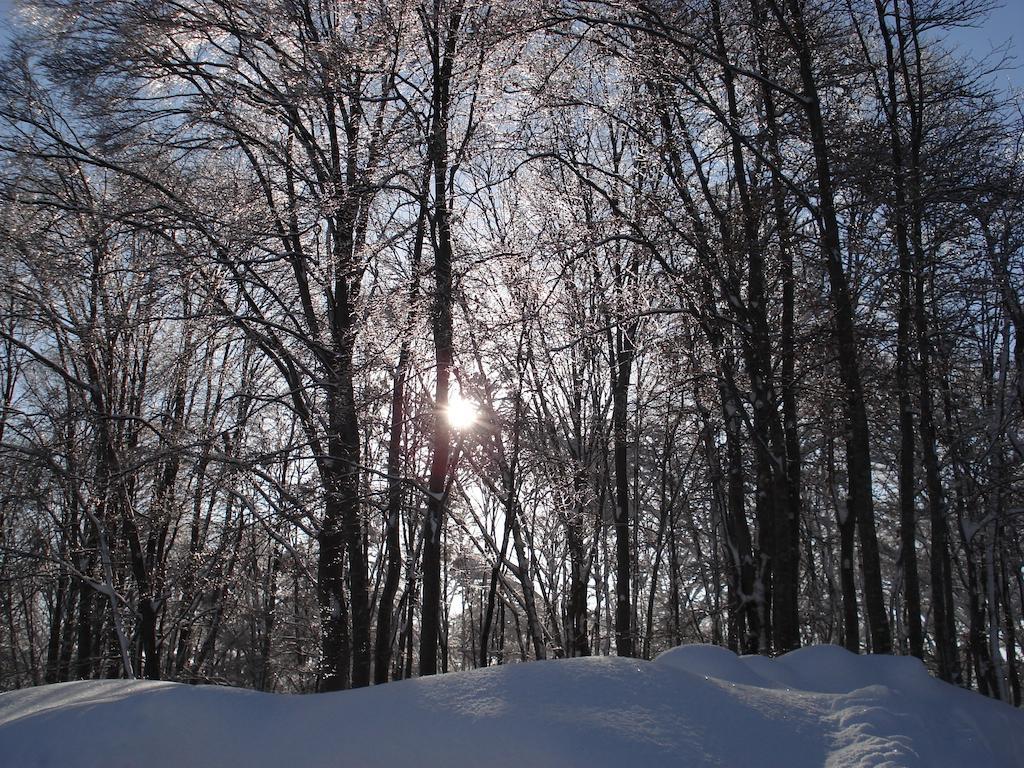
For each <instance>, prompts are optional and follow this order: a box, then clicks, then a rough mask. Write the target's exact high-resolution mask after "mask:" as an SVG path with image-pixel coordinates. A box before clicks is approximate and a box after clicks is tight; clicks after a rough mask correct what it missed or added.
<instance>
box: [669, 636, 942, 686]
mask: <svg viewBox="0 0 1024 768" xmlns="http://www.w3.org/2000/svg"><path fill="white" fill-rule="evenodd" d="M654 663H655V664H660V665H663V666H667V667H670V668H672V669H675V670H678V671H681V672H687V673H689V674H691V675H696V676H698V677H707V678H715V679H717V680H721V681H723V682H727V683H735V684H737V685H753V686H757V687H759V688H783V689H785V688H789V689H796V690H801V691H809V692H815V693H850V692H852V691H856V690H858V689H860V688H864V687H865V686H869V685H882V686H886V687H888V688H892V689H896V690H901V691H911V690H916V691H918V692H920V693H928V692H930V691H933V690H934V687H933V686H934V684H935V683H936V681H935V679H934V678H932V677H931V676H930V675H929V674H928V671H927V670H926V669H925V667H924V664H922V663H921V661H920V660H919V659H916V658H914V657H912V656H858V655H857V654H854V653H851V652H850V651H848V650H846V649H845V648H842V647H840V646H838V645H815V646H808V647H806V648H800V649H798V650H795V651H790V652H789V653H787V654H784V655H782V656H779V657H777V658H774V659H772V658H768V657H765V656H737V655H736V654H734V653H733V652H732V651H730V650H728V649H727V648H722V647H721V646H717V645H681V646H679V647H678V648H672V649H671V650H668V651H665V652H664V653H662V654H660V655H659V656H658V657H657V658H655V660H654Z"/></svg>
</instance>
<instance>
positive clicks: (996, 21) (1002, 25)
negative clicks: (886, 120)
mask: <svg viewBox="0 0 1024 768" xmlns="http://www.w3.org/2000/svg"><path fill="white" fill-rule="evenodd" d="M11 2H12V0H0V40H2V39H4V38H6V37H7V34H8V31H9V29H10V23H11V21H10V17H11ZM1000 2H1001V3H1002V5H1001V7H999V8H997V9H996V10H995V11H993V13H992V15H991V16H990V17H989V19H988V20H987V21H986V23H985V24H984V25H982V26H981V27H979V28H977V29H960V30H956V31H955V32H953V33H951V34H950V41H951V42H953V43H954V44H956V45H957V46H958V47H961V48H963V49H964V50H965V51H967V52H969V53H970V54H971V55H972V56H974V57H975V58H981V57H983V56H985V55H986V54H988V53H989V52H991V51H992V50H993V48H998V47H1000V46H1004V45H1007V44H1010V49H1009V53H1010V55H1011V56H1013V57H1014V58H1015V59H1016V61H1015V62H1014V63H1015V66H1016V69H1015V70H1014V71H1010V72H1007V73H1004V74H1003V75H1001V76H1000V77H999V80H1000V81H1001V82H1000V84H1001V85H1007V86H1011V87H1014V88H1018V89H1021V88H1024V0H1000Z"/></svg>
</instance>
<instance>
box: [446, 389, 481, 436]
mask: <svg viewBox="0 0 1024 768" xmlns="http://www.w3.org/2000/svg"><path fill="white" fill-rule="evenodd" d="M476 419H477V407H476V405H475V404H474V403H472V402H470V401H469V400H463V399H462V398H461V397H453V398H452V399H451V400H449V401H448V423H449V424H451V426H452V429H456V430H463V429H469V427H471V426H473V424H475V423H476Z"/></svg>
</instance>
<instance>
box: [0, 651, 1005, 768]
mask: <svg viewBox="0 0 1024 768" xmlns="http://www.w3.org/2000/svg"><path fill="white" fill-rule="evenodd" d="M485 764H486V765H489V766H554V765H557V766H595V767H598V768H600V766H616V768H623V767H624V766H731V767H736V768H741V767H743V766H780V767H782V766H785V768H803V767H804V766H816V767H820V766H828V768H867V767H868V766H872V767H874V768H881V767H882V766H892V767H893V768H895V767H896V766H899V767H901V768H903V767H909V766H929V767H941V766H972V767H973V766H978V767H983V766H999V768H1013V766H1022V767H1024V712H1021V711H1018V710H1015V709H1013V708H1011V707H1009V706H1007V705H1005V704H1001V703H999V702H996V701H992V700H989V699H986V698H984V697H982V696H980V695H978V694H976V693H971V692H969V691H964V690H961V689H958V688H954V687H953V686H950V685H947V684H945V683H942V682H939V681H937V680H935V679H933V678H931V677H930V676H929V675H928V673H927V672H926V671H925V669H924V666H923V665H922V664H921V663H920V662H919V661H917V660H916V659H912V658H906V657H888V656H855V655H853V654H851V653H849V652H847V651H845V650H843V649H841V648H838V647H835V646H817V647H810V648H805V649H801V650H798V651H794V652H792V653H789V654H786V655H785V656H782V657H779V658H776V659H767V658H763V657H736V656H734V655H733V654H731V653H730V652H729V651H727V650H725V649H722V648H716V647H712V646H702V645H694V646H683V647H680V648H676V649H673V650H671V651H668V652H666V653H664V654H662V655H661V656H659V657H658V658H657V659H655V660H654V661H651V662H647V661H635V660H630V659H621V658H586V659H570V660H564V661H545V662H534V663H530V664H516V665H506V666H500V667H491V668H488V669H485V670H477V671H473V672H463V673H456V674H450V675H443V676H439V677H433V678H424V679H418V680H410V681H405V682H399V683H393V684H390V685H386V686H379V687H375V688H370V689H365V690H360V691H346V692H341V693H335V694H322V695H309V696H287V695H276V694H263V693H256V692H253V691H243V690H237V689H230V688H218V687H203V686H187V685H181V684H177V683H167V682H141V681H140V682H127V681H88V682H75V683H63V684H59V685H50V686H42V687H39V688H33V689H28V690H23V691H13V692H9V693H4V694H0V765H3V766H12V767H13V766H18V767H19V768H30V767H32V766H60V767H61V768H89V767H91V766H96V767H97V768H99V767H100V766H102V767H103V768H120V767H124V768H127V767H129V766H144V768H164V767H165V766H166V767H167V768H171V767H172V766H173V768H181V766H246V768H259V767H260V766H267V767H268V768H269V767H270V766H274V768H278V767H280V766H285V767H286V768H306V767H307V766H399V765H410V766H412V765H415V766H446V767H447V768H457V767H458V766H478V765H485Z"/></svg>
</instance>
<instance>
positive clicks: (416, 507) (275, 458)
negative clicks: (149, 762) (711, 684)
mask: <svg viewBox="0 0 1024 768" xmlns="http://www.w3.org/2000/svg"><path fill="white" fill-rule="evenodd" d="M991 5H992V3H990V2H989V1H988V0H516V1H515V2H513V1H512V0H24V2H22V3H21V5H20V8H19V10H18V14H19V17H18V18H19V19H20V22H19V25H18V31H17V33H16V34H15V35H14V37H13V39H12V41H11V42H10V43H9V45H8V46H7V50H6V52H5V54H4V58H3V61H2V63H0V396H2V412H0V627H2V629H0V690H8V689H14V688H22V687H27V686H33V685H41V684H43V683H53V682H61V681H68V680H78V679H96V678H133V677H138V678H150V679H165V680H175V681H182V682H192V683H215V684H223V685H234V686H240V687H246V688H254V689H258V690H263V691H279V692H312V691H332V690H338V689H343V688H350V687H353V688H355V687H361V686H366V685H370V684H380V683H386V682H388V681H390V680H397V679H403V678H408V677H414V676H424V675H431V674H436V673H440V672H447V671H454V670H464V669H470V668H476V667H486V666H490V665H498V664H506V663H514V662H525V661H529V660H537V659H548V658H564V657H578V656H590V655H618V656H626V657H636V658H645V659H650V658H652V657H653V656H655V655H656V654H658V653H660V652H662V651H664V650H666V649H668V648H671V647H673V646H676V645H679V644H684V643H706V644H714V645H721V646H725V647H728V648H729V649H731V650H733V651H735V652H737V653H742V654H764V655H777V654H781V653H785V652H787V651H790V650H793V649H796V648H798V647H801V646H806V645H812V644H825V643H831V644H838V645H842V646H845V648H847V649H849V650H852V651H854V652H856V653H874V654H900V655H913V656H917V657H919V658H920V659H922V660H923V661H924V662H925V664H926V665H927V666H928V668H929V669H931V670H932V671H933V672H934V674H936V675H937V676H938V677H940V678H941V679H943V680H946V681H949V682H953V683H956V684H959V685H962V686H965V687H970V688H974V689H976V690H978V691H980V692H981V693H982V694H985V695H987V696H990V697H994V698H998V699H1001V700H1003V701H1006V702H1009V703H1011V704H1013V705H1016V706H1020V704H1021V695H1022V693H1021V675H1022V672H1024V669H1022V661H1021V655H1022V653H1024V618H1022V617H1024V525H1022V520H1024V144H1022V142H1024V101H1022V98H1021V95H1020V94H1017V95H1016V96H1014V95H1012V94H1010V93H1008V92H1007V91H1006V90H1005V89H1003V88H1002V87H999V86H998V85H997V79H998V76H999V73H1000V71H1001V69H1002V68H1003V67H1004V66H1006V64H1007V62H1006V61H1005V59H1004V57H1005V55H1006V54H1007V51H1005V50H1004V51H999V50H997V51H995V52H993V54H991V55H989V56H988V57H983V58H980V59H979V58H977V57H974V56H971V55H968V54H967V53H965V52H964V51H962V50H959V49H957V48H956V47H955V46H954V45H953V44H952V43H951V42H950V35H951V33H952V32H954V31H955V30H956V29H958V28H961V27H964V26H970V25H973V24H976V23H978V22H979V20H981V19H983V18H984V15H985V14H986V12H987V11H988V10H989V9H990V6H991Z"/></svg>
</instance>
